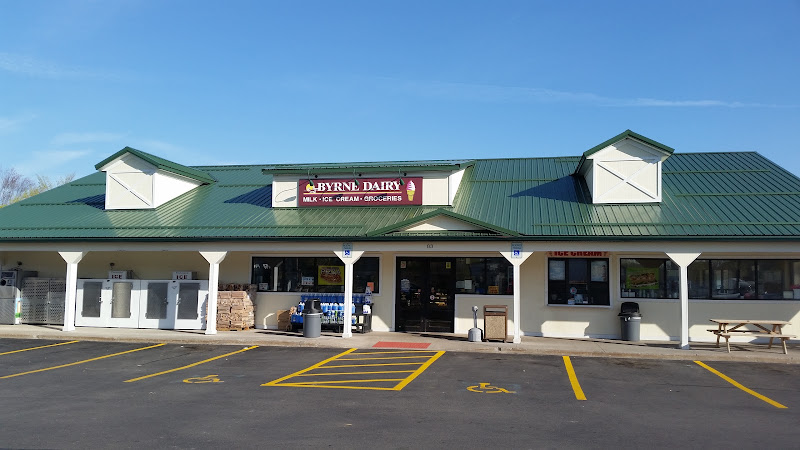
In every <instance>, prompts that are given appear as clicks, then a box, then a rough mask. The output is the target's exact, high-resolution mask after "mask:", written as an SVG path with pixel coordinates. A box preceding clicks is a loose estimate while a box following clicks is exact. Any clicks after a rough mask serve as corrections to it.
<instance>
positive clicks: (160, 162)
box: [94, 147, 216, 183]
mask: <svg viewBox="0 0 800 450" xmlns="http://www.w3.org/2000/svg"><path fill="white" fill-rule="evenodd" d="M126 153H130V154H131V155H134V156H136V157H137V158H139V159H142V160H144V161H147V162H148V163H150V164H152V165H154V166H156V168H158V169H161V170H164V171H167V172H171V173H175V174H178V175H182V176H184V177H187V178H191V179H194V180H197V181H202V182H203V183H213V182H214V181H216V180H214V178H212V177H211V176H209V175H208V174H207V173H205V172H203V171H201V170H198V169H194V168H191V167H186V166H182V165H180V164H178V163H174V162H172V161H169V160H166V159H164V158H159V157H158V156H155V155H151V154H149V153H145V152H143V151H141V150H136V149H135V148H130V147H125V148H123V149H122V150H120V151H118V152H117V153H114V154H113V155H111V156H109V157H108V158H106V159H104V160H102V161H100V162H99V163H97V164H95V166H94V168H95V169H97V170H100V169H101V168H102V167H103V166H105V165H106V164H108V163H110V162H111V161H113V160H115V159H117V158H119V157H120V156H122V155H124V154H126Z"/></svg>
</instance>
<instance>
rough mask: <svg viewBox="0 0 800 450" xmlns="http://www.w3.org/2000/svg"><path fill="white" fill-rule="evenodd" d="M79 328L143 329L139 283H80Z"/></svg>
mask: <svg viewBox="0 0 800 450" xmlns="http://www.w3.org/2000/svg"><path fill="white" fill-rule="evenodd" d="M75 303H76V305H75V325H76V326H79V327H119V328H137V327H138V326H139V280H91V279H90V280H78V292H77V301H76V302H75Z"/></svg>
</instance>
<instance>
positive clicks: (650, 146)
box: [575, 130, 673, 204]
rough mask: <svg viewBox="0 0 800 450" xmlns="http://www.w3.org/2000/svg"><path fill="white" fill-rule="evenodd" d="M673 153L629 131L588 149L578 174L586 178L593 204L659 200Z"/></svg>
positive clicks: (667, 148) (665, 147) (579, 166)
mask: <svg viewBox="0 0 800 450" xmlns="http://www.w3.org/2000/svg"><path fill="white" fill-rule="evenodd" d="M672 152H673V150H672V149H671V148H670V147H667V146H665V145H662V144H659V143H658V142H655V141H653V140H651V139H648V138H646V137H644V136H641V135H639V134H636V133H634V132H633V131H630V130H627V131H625V132H624V133H622V134H620V135H618V136H615V137H613V138H611V139H609V140H608V141H606V142H603V143H602V144H600V145H598V146H596V147H594V148H592V149H591V150H588V151H586V152H585V153H584V154H583V157H582V158H581V161H580V164H578V168H577V169H576V170H575V173H576V174H579V175H581V176H583V178H584V179H585V180H586V185H587V186H588V188H589V191H590V193H591V196H592V203H595V204H602V203H617V204H625V203H659V202H661V164H662V163H663V162H664V160H666V159H667V158H668V157H669V156H670V155H671V154H672Z"/></svg>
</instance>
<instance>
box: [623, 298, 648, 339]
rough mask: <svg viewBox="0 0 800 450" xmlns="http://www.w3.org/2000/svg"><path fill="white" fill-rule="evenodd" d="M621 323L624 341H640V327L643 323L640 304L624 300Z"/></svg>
mask: <svg viewBox="0 0 800 450" xmlns="http://www.w3.org/2000/svg"><path fill="white" fill-rule="evenodd" d="M618 316H619V324H620V326H621V327H622V333H621V334H622V340H623V341H638V340H639V327H640V325H641V324H642V315H641V314H640V313H639V304H638V303H635V302H623V303H622V305H621V306H620V311H619V314H618Z"/></svg>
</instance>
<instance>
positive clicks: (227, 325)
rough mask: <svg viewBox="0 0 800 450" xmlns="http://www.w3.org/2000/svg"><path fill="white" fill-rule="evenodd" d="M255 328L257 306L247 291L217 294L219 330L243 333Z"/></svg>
mask: <svg viewBox="0 0 800 450" xmlns="http://www.w3.org/2000/svg"><path fill="white" fill-rule="evenodd" d="M253 326H255V306H254V305H253V300H252V297H251V296H250V295H248V292H247V291H219V292H217V330H219V331H234V330H236V331H242V330H249V329H251V328H253Z"/></svg>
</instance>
